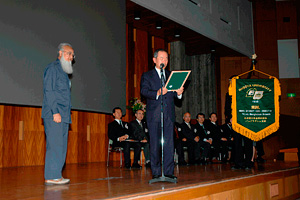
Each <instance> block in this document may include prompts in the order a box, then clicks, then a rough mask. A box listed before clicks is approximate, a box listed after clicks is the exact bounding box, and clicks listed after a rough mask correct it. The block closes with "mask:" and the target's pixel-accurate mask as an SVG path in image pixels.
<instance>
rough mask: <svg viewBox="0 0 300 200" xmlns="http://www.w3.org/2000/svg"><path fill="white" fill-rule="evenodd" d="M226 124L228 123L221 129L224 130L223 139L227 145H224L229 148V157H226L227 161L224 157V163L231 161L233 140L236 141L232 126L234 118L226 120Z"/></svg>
mask: <svg viewBox="0 0 300 200" xmlns="http://www.w3.org/2000/svg"><path fill="white" fill-rule="evenodd" d="M225 122H226V123H225V124H223V125H222V126H221V129H222V130H223V133H222V137H223V138H224V139H223V141H222V142H223V143H225V144H224V145H225V146H226V148H227V152H228V155H224V156H227V159H226V158H225V157H224V160H223V161H230V159H231V153H232V147H233V139H234V138H233V134H234V133H233V129H232V126H231V122H232V118H226V119H225ZM224 153H225V152H224Z"/></svg>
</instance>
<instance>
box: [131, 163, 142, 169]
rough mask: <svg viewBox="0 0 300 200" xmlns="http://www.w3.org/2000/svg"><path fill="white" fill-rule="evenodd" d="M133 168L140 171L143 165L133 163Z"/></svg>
mask: <svg viewBox="0 0 300 200" xmlns="http://www.w3.org/2000/svg"><path fill="white" fill-rule="evenodd" d="M132 168H134V169H140V168H141V165H139V164H137V163H133V164H132Z"/></svg>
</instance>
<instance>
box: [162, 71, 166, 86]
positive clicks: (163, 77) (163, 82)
mask: <svg viewBox="0 0 300 200" xmlns="http://www.w3.org/2000/svg"><path fill="white" fill-rule="evenodd" d="M162 72H163V73H162V74H161V78H162V85H163V86H165V84H166V78H165V75H164V70H163V71H162Z"/></svg>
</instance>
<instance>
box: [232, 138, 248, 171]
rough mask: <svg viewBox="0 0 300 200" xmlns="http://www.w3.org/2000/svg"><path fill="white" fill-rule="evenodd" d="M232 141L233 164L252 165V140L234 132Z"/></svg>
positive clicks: (240, 165) (239, 165)
mask: <svg viewBox="0 0 300 200" xmlns="http://www.w3.org/2000/svg"><path fill="white" fill-rule="evenodd" d="M233 143H234V152H235V153H234V164H235V165H236V166H238V167H243V166H246V167H247V166H249V167H250V166H251V165H252V161H251V159H252V155H253V141H252V140H250V139H249V138H247V137H245V136H242V135H241V134H239V133H235V134H234V140H233ZM244 155H245V159H244Z"/></svg>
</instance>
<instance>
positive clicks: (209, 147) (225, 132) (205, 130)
mask: <svg viewBox="0 0 300 200" xmlns="http://www.w3.org/2000/svg"><path fill="white" fill-rule="evenodd" d="M113 116H114V118H115V120H114V121H113V122H111V123H109V125H108V137H109V139H111V140H112V141H113V147H123V151H124V158H125V167H126V168H131V167H132V168H140V167H141V166H140V165H139V164H138V161H139V158H140V152H141V147H143V148H144V156H145V160H146V166H147V167H150V152H149V135H148V131H147V127H146V123H145V122H144V121H143V118H144V111H142V110H137V111H136V113H135V117H136V119H135V120H133V121H131V122H130V123H127V122H123V121H122V120H121V119H122V109H121V108H119V107H116V108H114V109H113ZM196 120H197V122H196V123H191V115H190V114H189V113H185V114H184V116H183V123H181V124H179V123H175V133H174V143H175V148H176V152H177V154H178V162H179V164H180V165H186V164H187V163H186V162H185V160H184V152H183V147H187V149H188V160H189V164H197V163H201V164H206V163H207V162H208V161H209V162H216V161H217V158H218V159H219V161H227V160H229V159H230V158H231V151H232V149H233V146H236V149H241V148H242V147H240V145H241V144H240V143H246V142H244V141H248V142H247V144H249V143H250V142H252V141H249V140H247V138H245V137H243V136H241V135H240V134H237V133H235V132H234V131H233V130H232V128H231V121H229V120H227V121H226V123H225V124H224V125H222V126H218V125H217V124H216V122H217V115H216V113H211V114H210V116H209V120H205V115H204V114H203V113H199V114H197V116H196ZM234 134H235V135H234ZM235 137H236V138H237V139H238V140H237V141H238V142H239V143H238V144H235V145H233V140H234V139H233V138H235ZM242 140H243V141H242ZM240 141H242V142H240ZM260 144H261V145H260ZM248 146H249V145H248ZM259 147H262V143H257V148H259ZM130 148H134V161H133V165H132V166H131V160H130ZM251 148H252V146H251ZM248 149H249V151H248V152H250V148H248ZM260 149H262V148H260ZM251 150H252V149H251ZM201 151H202V153H201ZM240 151H241V150H239V152H240ZM258 152H259V153H261V152H263V149H262V151H261V150H259V151H258ZM250 154H251V155H252V153H248V155H250ZM220 155H221V156H220ZM261 155H263V154H261ZM258 156H259V154H258ZM260 158H261V157H260ZM237 163H239V164H236V165H235V166H240V165H241V164H240V160H238V162H237Z"/></svg>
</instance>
